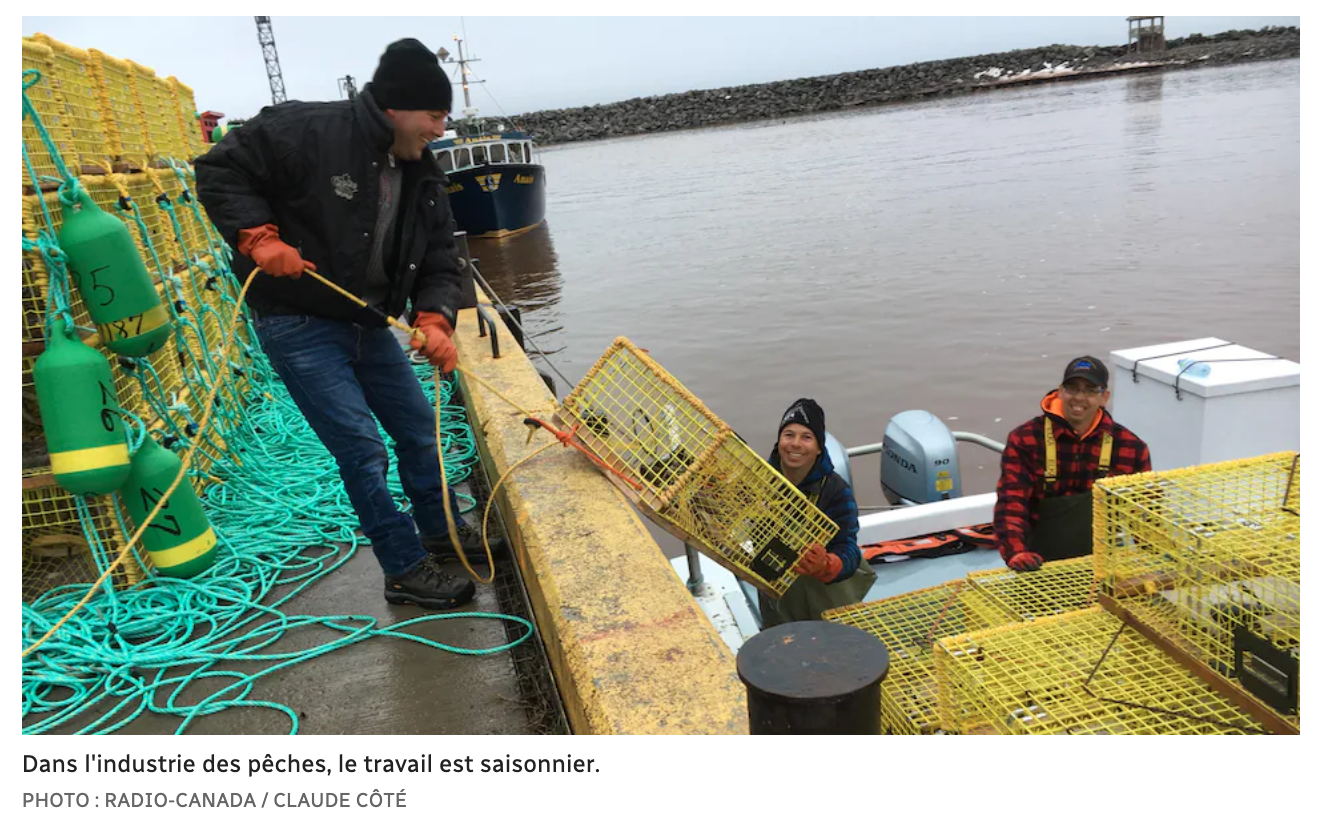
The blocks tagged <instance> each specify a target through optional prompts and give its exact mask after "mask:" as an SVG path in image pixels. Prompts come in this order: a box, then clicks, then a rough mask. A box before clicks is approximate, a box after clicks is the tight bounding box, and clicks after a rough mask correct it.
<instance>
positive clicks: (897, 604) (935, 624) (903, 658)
mask: <svg viewBox="0 0 1322 820" xmlns="http://www.w3.org/2000/svg"><path fill="white" fill-rule="evenodd" d="M822 619H823V620H827V621H835V622H837V623H841V624H845V625H847V626H852V627H856V628H858V629H861V630H863V631H864V632H867V633H869V634H871V635H874V636H875V637H877V638H878V639H879V640H880V641H881V642H882V644H884V645H885V647H886V650H887V652H888V653H889V654H890V672H888V673H887V675H886V679H885V680H884V681H882V684H881V723H882V727H883V728H884V729H885V730H886V731H887V732H889V733H891V734H911V735H917V734H932V733H935V732H937V731H939V730H940V729H941V721H940V718H939V716H938V713H937V680H936V674H935V669H934V667H933V661H932V644H933V643H934V642H935V641H936V640H938V639H940V638H944V637H948V636H950V635H960V634H963V633H965V632H973V631H975V630H980V629H986V628H988V627H992V626H999V625H1001V624H1006V623H1009V622H1010V620H1011V619H1010V618H1009V616H1007V615H1006V614H1005V613H1003V612H1002V611H1000V610H999V609H998V608H997V607H996V606H995V605H994V604H992V602H991V601H989V600H987V599H986V598H985V597H984V596H983V595H982V594H981V593H979V592H978V590H977V589H975V588H973V587H972V586H971V585H970V584H969V583H968V582H967V581H965V580H963V579H960V580H956V581H951V582H949V583H945V584H941V585H940V586H935V587H929V588H927V589H920V590H916V591H914V592H908V593H905V594H903V595H896V596H894V597H891V598H886V599H884V600H880V601H871V602H867V603H861V604H853V605H851V606H846V607H840V608H838V609H832V610H828V611H827V612H825V613H823V614H822Z"/></svg>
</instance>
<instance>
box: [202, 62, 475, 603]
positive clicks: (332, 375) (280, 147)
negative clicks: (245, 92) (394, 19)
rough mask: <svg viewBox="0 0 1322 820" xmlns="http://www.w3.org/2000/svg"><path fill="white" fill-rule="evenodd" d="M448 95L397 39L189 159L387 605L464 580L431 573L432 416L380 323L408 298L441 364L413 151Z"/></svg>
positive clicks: (437, 480)
mask: <svg viewBox="0 0 1322 820" xmlns="http://www.w3.org/2000/svg"><path fill="white" fill-rule="evenodd" d="M450 105H451V88H450V79H449V77H447V76H446V74H445V71H444V70H443V69H442V68H441V65H440V62H439V61H438V60H437V58H436V55H435V54H433V53H432V52H431V50H429V49H428V48H427V47H426V46H424V45H423V44H422V43H420V42H418V41H417V40H413V39H406V40H400V41H398V42H395V43H392V44H391V45H390V46H389V47H387V48H386V51H385V53H384V54H383V55H382V57H381V61H380V63H379V65H378V66H377V69H376V73H375V74H374V75H373V77H372V82H371V83H370V84H369V85H367V86H366V87H365V88H364V89H363V90H362V92H361V93H360V94H358V96H357V98H356V99H354V100H345V101H338V102H321V103H303V102H289V103H282V104H280V105H276V106H270V107H267V108H265V109H263V110H262V112H261V113H260V114H259V115H258V116H256V117H254V118H253V119H251V120H249V121H248V122H247V123H245V124H244V126H243V128H239V129H235V130H234V131H232V132H230V133H229V134H227V135H226V136H225V137H224V139H222V140H221V142H219V143H218V144H217V145H215V146H214V147H213V148H212V149H211V150H210V151H209V152H208V153H207V154H204V155H203V156H201V157H198V159H197V161H196V168H197V195H198V199H199V200H200V201H201V202H202V204H203V205H204V206H205V207H206V209H207V214H208V215H209V216H210V217H211V220H212V222H214V223H215V224H216V226H217V227H218V228H219V229H220V231H221V233H222V235H223V236H224V238H225V240H226V241H227V242H228V243H229V244H230V245H231V246H232V247H233V248H235V249H236V250H237V251H238V254H237V255H236V256H235V258H234V272H235V274H236V275H237V276H238V277H239V279H240V281H245V280H246V279H247V278H248V275H249V274H250V273H251V271H252V270H253V269H254V267H260V268H261V269H262V271H263V274H262V275H259V276H258V278H257V279H256V280H254V281H253V283H252V285H251V288H250V289H249V292H248V298H247V301H248V305H249V307H250V308H251V309H252V312H253V314H254V328H255V329H256V332H257V337H258V339H259V340H260V342H261V345H262V348H263V350H265V351H266V353H267V355H268V357H269V358H270V360H271V364H272V366H274V368H275V370H276V372H277V373H279V375H280V378H281V379H282V380H283V381H284V384H285V386H286V387H287V388H288V389H289V394H290V396H291V397H292V398H293V400H294V402H295V403H296V404H297V405H298V407H299V409H300V410H301V411H302V412H303V415H304V416H305V417H306V418H307V420H308V423H309V424H310V425H311V427H312V429H313V430H314V431H315V432H316V434H317V437H318V438H319V439H320V440H321V442H322V444H324V445H325V446H326V449H327V450H329V451H330V453H331V455H333V456H334V457H335V461H336V463H337V464H338V465H339V470H340V476H341V478H342V479H343V481H344V486H345V489H346V490H347V492H348V495H349V500H350V502H351V503H352V504H353V508H354V511H355V512H356V513H357V515H358V520H359V523H360V524H361V525H362V531H363V534H364V535H365V536H366V537H367V538H368V540H370V541H371V543H372V550H373V552H374V553H375V554H376V558H377V561H378V562H379V563H380V564H381V569H382V571H383V572H384V574H385V577H386V583H385V597H386V600H387V601H388V602H389V603H392V604H416V605H418V606H422V607H426V608H429V609H448V608H451V607H456V606H461V605H463V604H465V603H467V602H468V601H470V600H471V599H472V597H473V592H474V586H473V582H472V581H471V580H468V579H460V578H456V577H455V576H453V575H451V574H450V573H448V572H446V571H445V570H444V569H443V568H442V567H441V562H442V561H443V560H445V559H446V558H448V557H454V555H453V549H452V547H451V545H450V539H449V537H448V535H447V533H448V527H447V523H446V517H445V506H444V505H445V499H444V498H443V493H442V488H441V487H442V485H441V475H440V469H439V465H438V462H437V454H436V434H435V419H434V414H433V410H432V407H431V405H430V404H429V403H428V401H427V399H426V396H425V395H424V394H423V392H422V388H421V386H420V385H419V383H418V378H417V376H416V375H415V373H414V371H413V368H412V366H411V365H410V364H409V361H408V357H407V356H406V355H405V353H404V351H403V349H402V348H401V347H400V345H399V342H398V341H397V340H396V338H395V336H394V335H393V334H392V333H391V332H390V330H389V329H388V327H387V326H386V323H385V321H384V320H383V318H382V317H383V316H401V315H403V313H404V311H405V307H406V303H410V302H411V304H412V314H413V315H412V317H411V318H412V322H411V324H412V325H413V326H414V327H415V328H417V329H418V330H420V331H421V332H422V334H424V335H425V341H424V340H423V339H421V338H417V337H415V338H414V339H413V340H412V341H411V344H412V346H413V348H414V349H415V350H418V351H419V352H420V353H421V354H422V355H423V356H425V357H426V358H427V360H428V361H430V362H431V363H432V364H433V365H435V366H437V367H439V368H441V370H443V371H444V372H445V373H450V372H451V371H452V370H453V369H454V367H455V364H456V362H457V360H458V353H457V351H456V350H455V346H454V342H453V341H452V340H451V338H450V337H451V336H452V335H453V333H454V325H455V311H456V309H457V308H458V305H459V304H460V267H459V265H460V262H459V260H458V254H457V251H456V245H455V241H454V220H453V218H452V216H451V214H450V207H449V201H448V199H447V196H446V192H445V185H446V182H445V175H444V174H443V173H442V172H441V170H440V168H439V167H438V166H437V164H436V161H435V159H434V158H433V157H432V154H431V152H430V151H429V150H428V147H427V146H428V143H429V142H431V141H432V140H433V139H436V138H437V137H439V136H441V135H443V134H444V133H445V123H446V119H447V117H448V116H449V111H450ZM305 270H311V271H315V272H316V273H318V274H319V275H321V276H323V277H325V278H326V279H328V280H329V281H331V282H334V283H335V284H337V285H339V286H340V287H343V288H345V289H346V290H348V291H350V292H352V293H355V294H359V295H360V296H361V297H362V298H363V299H365V300H366V301H367V302H368V304H369V305H370V306H371V308H370V309H368V308H361V307H358V306H356V305H355V304H353V303H351V302H350V301H349V300H347V299H346V298H345V297H344V296H342V295H340V294H337V293H335V292H334V291H333V290H331V289H330V288H328V287H327V286H326V285H325V284H323V283H321V282H318V281H316V280H315V279H314V278H313V277H311V276H303V273H304V271H305ZM374 414H375V418H374V417H373V416H374ZM377 419H379V420H380V422H381V426H382V427H384V428H385V430H386V432H387V433H389V434H390V437H391V438H392V439H393V440H394V442H395V453H396V456H397V457H398V462H399V476H400V480H401V483H402V484H403V488H404V492H405V493H406V494H407V495H408V497H409V500H410V501H411V502H412V516H410V515H407V514H405V513H403V512H401V511H400V510H399V509H398V508H397V507H396V504H395V500H394V499H393V498H392V497H391V493H390V490H389V489H388V487H387V484H386V471H387V467H388V461H387V455H386V448H385V445H384V444H383V443H382V441H381V437H380V436H379V435H378V433H377V425H376V421H377ZM449 501H450V505H451V512H452V514H453V516H454V518H455V522H456V524H458V530H459V533H460V537H461V539H462V541H463V546H464V551H465V553H466V554H467V555H468V556H469V557H470V563H471V562H472V561H473V560H474V559H476V557H477V554H478V553H481V554H482V555H483V559H484V560H485V550H483V548H482V543H481V536H480V535H479V534H478V533H477V532H476V531H475V530H474V529H473V528H472V527H469V526H468V525H466V524H463V523H462V519H460V518H459V511H458V507H457V504H456V501H455V497H454V494H453V490H452V491H451V494H450V499H449ZM415 520H416V526H415ZM419 528H420V529H421V535H419ZM493 546H494V544H493Z"/></svg>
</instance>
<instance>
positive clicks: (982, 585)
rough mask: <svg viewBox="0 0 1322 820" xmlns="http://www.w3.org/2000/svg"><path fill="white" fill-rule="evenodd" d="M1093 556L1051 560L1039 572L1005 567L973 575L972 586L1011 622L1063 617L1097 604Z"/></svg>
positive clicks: (971, 577)
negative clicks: (1049, 616)
mask: <svg viewBox="0 0 1322 820" xmlns="http://www.w3.org/2000/svg"><path fill="white" fill-rule="evenodd" d="M1093 563H1094V562H1093V557H1092V556H1091V555H1087V556H1084V557H1082V558H1070V559H1068V560H1065V561H1048V562H1047V563H1045V564H1043V565H1042V568H1041V569H1039V570H1037V571H1036V572H1015V571H1014V570H1012V569H1010V568H1008V567H1005V568H997V569H986V570H980V571H978V572H970V573H969V575H968V580H969V583H970V584H972V585H973V587H974V588H975V589H977V590H978V591H979V592H981V593H982V595H983V597H984V598H985V599H986V600H987V601H988V602H989V603H991V604H993V605H995V606H996V607H998V608H999V609H1000V610H1001V611H1002V612H1004V613H1005V614H1006V615H1007V616H1009V619H1010V620H1012V621H1032V620H1035V619H1037V618H1043V617H1046V616H1048V615H1061V614H1063V613H1066V612H1072V611H1074V610H1076V609H1083V608H1085V607H1088V606H1091V605H1092V604H1095V603H1096V602H1097V580H1096V577H1095V572H1094V569H1093Z"/></svg>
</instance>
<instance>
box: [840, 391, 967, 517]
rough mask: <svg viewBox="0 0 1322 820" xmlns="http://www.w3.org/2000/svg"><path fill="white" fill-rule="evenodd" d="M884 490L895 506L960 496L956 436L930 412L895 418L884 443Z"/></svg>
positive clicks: (882, 478) (918, 412) (882, 455)
mask: <svg viewBox="0 0 1322 820" xmlns="http://www.w3.org/2000/svg"><path fill="white" fill-rule="evenodd" d="M832 458H834V455H832ZM881 489H882V492H884V493H885V494H886V499H887V501H889V502H890V503H891V504H927V503H929V502H932V501H945V500H946V499H950V498H959V497H960V495H961V490H960V481H959V454H958V453H957V452H956V450H955V437H954V436H952V435H951V434H950V430H949V429H948V428H947V427H946V425H945V424H944V423H943V422H942V421H941V419H939V418H937V417H936V416H934V415H932V414H931V413H929V412H927V411H926V410H906V411H904V412H903V413H900V414H899V415H897V416H895V417H894V418H892V419H891V421H890V424H888V425H886V437H885V439H883V441H882V451H881Z"/></svg>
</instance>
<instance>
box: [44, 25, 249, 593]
mask: <svg viewBox="0 0 1322 820" xmlns="http://www.w3.org/2000/svg"><path fill="white" fill-rule="evenodd" d="M22 59H23V69H24V71H25V77H24V86H25V89H24V94H25V97H26V98H27V99H28V100H30V101H31V102H32V106H33V109H34V110H35V112H36V114H37V116H38V117H39V118H40V120H41V123H42V125H43V126H44V127H45V129H46V133H47V135H48V137H49V138H50V141H51V143H53V151H52V148H51V147H48V145H47V143H46V141H45V140H43V139H42V138H41V132H40V129H38V127H37V124H36V121H35V119H34V118H31V117H27V116H25V117H24V120H23V147H24V149H25V150H26V154H27V159H26V160H25V161H24V162H23V176H22V179H23V190H22V202H23V204H22V234H23V238H24V240H25V242H24V250H23V253H22V299H21V302H22V313H23V323H22V332H23V339H22V345H23V348H22V357H23V385H22V406H23V431H22V434H23V465H22V466H23V482H22V483H23V531H22V550H23V595H24V600H31V599H33V598H35V597H37V596H39V595H41V594H42V593H44V592H46V591H48V590H50V589H53V588H56V587H60V586H63V585H65V584H73V583H87V582H89V581H92V580H94V579H95V578H96V577H98V576H99V575H100V574H101V572H102V571H103V570H104V566H102V565H101V564H100V563H99V559H98V558H97V555H96V551H95V550H93V548H92V547H93V545H94V544H96V543H98V542H99V544H100V545H101V547H102V548H103V550H104V551H105V552H106V553H108V554H109V555H112V556H113V555H114V554H116V553H117V552H118V551H119V549H121V548H122V547H123V545H124V543H125V541H126V538H125V535H124V532H123V526H122V524H126V523H127V519H125V518H124V516H123V515H122V513H123V510H122V508H120V509H119V510H117V509H116V503H115V501H114V500H113V496H98V497H88V498H86V499H81V500H80V499H77V498H74V497H73V496H71V495H70V494H69V493H67V492H65V491H64V490H63V489H61V488H60V487H59V486H57V485H56V484H55V482H54V480H53V477H52V475H51V471H50V466H49V459H48V457H47V455H46V448H45V434H44V431H43V429H42V425H41V418H40V414H39V412H38V408H37V403H36V397H35V391H34V389H33V383H32V375H31V371H32V365H33V363H34V362H35V360H36V358H37V357H38V356H39V355H40V354H41V353H42V351H43V350H44V347H45V341H46V340H45V319H46V312H47V308H48V298H49V295H50V288H51V272H50V270H48V266H47V261H46V259H45V258H44V257H43V255H42V253H41V252H40V249H39V247H38V246H39V245H43V244H47V243H49V242H50V241H51V240H53V239H54V238H55V237H56V236H57V235H58V231H59V229H60V227H61V223H62V219H63V212H62V209H61V207H60V202H59V198H58V193H57V190H56V189H57V187H58V185H59V182H60V180H59V177H58V166H57V161H56V160H57V157H58V158H59V159H61V160H62V161H63V163H64V165H65V167H67V168H68V170H69V171H70V173H72V174H73V175H74V176H76V177H77V178H78V182H79V184H80V185H81V186H82V187H83V188H84V189H86V190H87V191H88V193H89V194H90V195H91V197H92V199H93V201H94V202H95V203H96V204H97V205H98V206H99V207H100V208H101V209H102V210H104V211H105V212H107V213H110V214H113V215H115V216H116V217H118V218H119V219H120V220H122V221H123V222H124V223H125V225H126V226H127V227H128V229H129V233H130V235H131V236H132V238H133V241H134V243H135V244H136V246H137V250H138V253H139V256H140V257H141V259H142V261H143V263H144V264H145V265H146V268H147V270H148V271H149V272H150V273H151V274H152V278H153V281H154V282H155V284H156V288H157V291H158V293H159V294H160V296H161V300H162V302H163V303H164V302H167V301H168V302H169V303H170V304H171V305H172V307H173V308H174V312H175V314H176V315H177V316H178V317H179V318H178V319H176V327H177V332H176V333H175V334H174V335H172V336H171V338H170V339H169V341H168V342H167V343H166V345H165V346H164V347H163V348H162V349H160V350H158V351H156V352H154V353H152V354H151V355H149V356H147V357H145V358H143V359H140V360H124V359H121V358H120V357H117V356H115V355H114V354H113V353H110V352H109V351H105V350H104V349H103V350H102V352H104V353H105V354H106V356H107V358H108V359H109V360H110V363H111V369H112V373H113V376H114V387H115V391H116V393H117V396H118V399H119V404H120V406H121V407H122V408H123V409H124V410H126V411H128V412H130V413H133V414H134V415H136V416H138V417H139V418H141V419H142V420H143V421H144V422H145V423H146V424H147V425H148V426H149V427H151V428H154V429H163V430H165V431H167V432H170V431H174V430H181V431H186V430H187V429H188V428H189V424H190V422H193V421H196V420H198V419H200V417H201V414H202V410H203V408H202V407H201V404H200V403H201V400H202V398H203V397H204V395H205V392H206V389H207V388H208V387H209V386H210V384H211V383H212V381H213V380H214V379H215V378H218V377H219V376H220V375H222V374H225V375H227V376H228V378H229V379H230V383H229V385H227V386H226V387H224V388H223V389H222V397H223V398H224V399H226V400H229V401H233V400H236V399H242V397H243V396H245V395H247V392H248V390H249V384H248V382H247V381H246V380H245V379H244V378H243V374H244V372H245V371H244V368H243V365H244V363H245V360H244V358H243V354H242V348H241V346H236V347H232V348H231V355H230V359H231V362H229V363H220V362H218V361H217V354H218V352H219V350H220V348H221V345H222V343H223V338H222V333H221V328H222V327H227V326H228V323H229V320H230V318H231V316H232V311H233V308H234V305H235V304H236V301H235V299H236V297H237V294H238V288H237V286H236V284H235V283H234V282H233V280H232V277H231V276H229V275H228V273H225V272H224V271H223V263H218V262H217V260H216V257H217V254H219V253H221V252H223V249H224V243H223V241H222V240H221V238H220V237H219V235H218V234H217V233H216V232H215V229H214V228H213V227H212V226H211V225H210V223H209V221H208V220H207V219H206V217H205V214H204V212H203V211H201V209H200V207H199V206H198V205H197V203H196V202H195V200H194V199H193V197H192V193H191V190H190V186H191V180H192V167H191V164H190V163H191V160H192V159H193V158H194V157H196V156H197V155H199V154H200V153H202V152H203V151H204V150H205V149H206V146H205V144H204V142H203V139H202V130H201V125H200V123H199V118H198V115H197V111H196V104H195V102H194V99H193V92H192V89H190V88H189V87H188V86H186V85H184V84H183V83H180V82H179V81H178V80H176V79H175V78H173V77H169V78H163V77H158V76H156V74H155V72H154V71H152V70H151V69H149V68H145V67H143V66H140V65H137V64H135V63H133V62H131V61H127V60H120V59H117V58H114V57H112V56H110V55H107V54H104V53H101V52H98V51H95V50H83V49H79V48H76V47H74V46H70V45H67V44H65V43H61V42H59V41H56V40H54V39H52V38H50V37H47V36H46V35H42V34H38V35H34V36H33V37H30V38H29V37H25V38H23V43H22ZM29 70H35V71H36V72H39V75H32V74H26V72H28V71H29ZM48 247H49V245H48ZM217 271H220V275H218V274H217ZM167 278H168V281H165V280H166V279H167ZM69 297H70V311H71V314H72V317H73V321H74V324H75V325H77V326H79V327H80V328H81V332H82V334H83V337H84V341H85V342H86V343H88V344H89V345H91V346H93V347H98V346H99V339H98V337H97V334H96V329H95V327H94V323H93V321H92V319H91V317H90V315H89V313H88V311H87V309H86V306H85V305H84V304H83V301H82V298H81V296H80V295H79V292H78V290H77V288H73V287H70V288H69ZM241 327H242V323H241ZM239 341H240V342H242V343H244V344H249V343H251V340H250V339H248V338H247V336H246V334H243V333H242V332H241V333H240V339H239ZM144 388H145V389H144ZM206 435H207V438H206V439H205V440H204V442H203V446H202V447H201V451H200V453H199V456H200V457H199V458H198V459H197V464H196V466H197V467H198V468H199V470H198V472H199V474H198V475H197V476H196V477H195V478H194V486H195V487H198V489H199V490H200V489H201V488H202V487H203V486H205V485H206V484H207V483H208V480H207V478H206V476H205V472H206V470H207V469H208V467H209V466H210V464H211V463H212V462H213V461H214V460H216V459H218V458H220V457H221V455H222V453H223V452H224V451H225V443H224V440H223V438H221V437H220V431H219V430H217V429H215V428H214V427H213V429H212V430H210V431H208V432H207V433H206ZM149 566H150V559H149V558H148V557H147V553H146V551H145V550H141V549H140V550H139V552H138V557H137V560H132V559H131V560H128V561H126V562H124V563H123V564H122V565H121V568H120V571H119V572H118V573H117V574H116V575H115V576H113V578H112V580H113V581H114V582H115V583H116V584H117V585H123V584H129V583H133V582H135V581H137V580H139V579H140V578H141V577H142V569H143V568H144V567H149Z"/></svg>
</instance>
